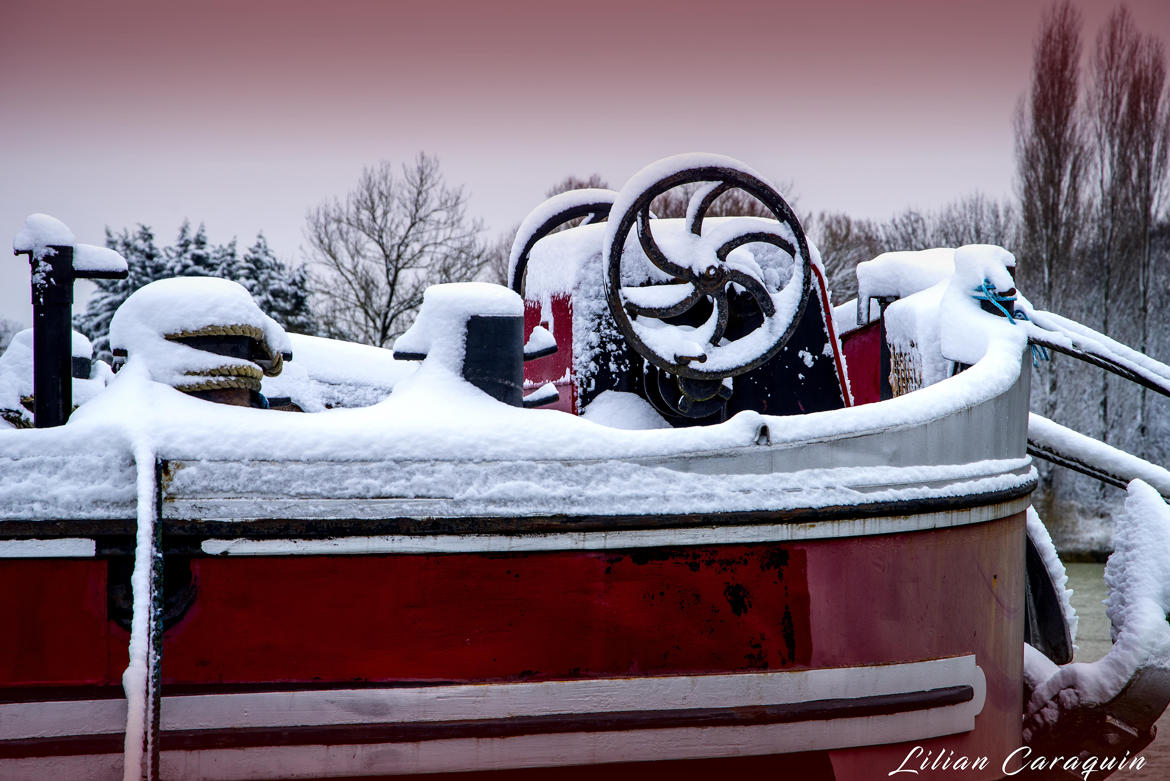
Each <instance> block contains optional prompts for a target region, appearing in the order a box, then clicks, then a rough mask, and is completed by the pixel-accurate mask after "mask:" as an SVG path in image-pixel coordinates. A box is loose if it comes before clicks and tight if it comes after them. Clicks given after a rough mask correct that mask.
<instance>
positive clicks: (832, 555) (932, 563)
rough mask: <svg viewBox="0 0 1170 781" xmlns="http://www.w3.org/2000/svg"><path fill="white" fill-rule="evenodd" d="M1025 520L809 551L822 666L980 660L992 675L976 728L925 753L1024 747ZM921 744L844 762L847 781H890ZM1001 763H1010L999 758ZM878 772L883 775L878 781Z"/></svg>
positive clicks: (971, 753) (995, 764)
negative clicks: (960, 658)
mask: <svg viewBox="0 0 1170 781" xmlns="http://www.w3.org/2000/svg"><path fill="white" fill-rule="evenodd" d="M1023 540H1024V514H1023V513H1019V514H1017V515H1014V516H1012V517H1010V518H1007V519H1004V520H1000V521H995V522H993V523H986V524H975V525H971V526H960V527H957V528H953V529H938V530H934V531H926V532H917V533H914V534H895V535H886V536H872V537H859V538H854V539H840V540H826V541H824V542H819V543H815V544H810V545H808V546H807V552H808V579H809V590H810V592H811V593H812V595H813V600H812V603H811V608H810V613H811V619H812V630H813V653H812V657H811V661H812V664H813V666H815V667H822V666H823V667H833V666H839V665H856V664H877V663H882V662H887V661H912V660H914V659H923V658H934V657H941V656H957V655H963V654H969V653H972V652H974V654H975V663H976V664H978V665H979V666H980V667H981V668H982V669H983V673H984V675H985V676H986V678H987V702H986V704H985V705H984V706H983V711H982V713H981V714H980V715H979V716H977V717H976V719H975V731H974V732H970V733H966V734H963V735H952V736H947V737H943V738H938V739H935V740H926V741H918V742H917V744H916V745H921V746H923V748H924V749H925V750H928V751H929V750H933V751H934V752H935V756H937V755H938V752H940V751H954V754H953V756H955V757H957V756H961V755H966V756H968V757H975V756H984V755H986V756H989V757H992V758H993V759H992V761H991V767H990V768H989V770H988V771H987V772H985V773H977V772H974V771H972V772H964V773H963V778H964V779H971V781H976V780H977V779H988V778H998V777H999V776H1000V775H1002V773H998V774H997V773H996V772H994V771H997V770H998V769H999V763H1000V762H1001V761H1002V759H1003V757H1005V756H1007V754H1008V753H1009V752H1011V751H1012V750H1013V749H1016V748H1018V747H1019V746H1020V745H1021V742H1020V740H1021V738H1020V713H1021V712H1022V708H1023V686H1022V683H1021V682H1022V679H1023V652H1022V649H1023V647H1024V645H1023V644H1024V543H1023ZM910 748H912V745H909V744H896V745H892V746H877V747H871V748H866V749H850V750H846V751H838V752H834V754H833V765H834V767H835V768H836V771H837V775H838V778H841V779H854V778H857V779H868V778H874V777H882V778H884V777H885V776H886V774H887V773H888V772H889V771H891V770H894V769H896V768H897V767H898V765H899V763H900V762H901V761H902V759H903V758H904V757H905V756H906V753H907V752H908V751H909V750H910ZM995 757H998V758H999V759H995ZM875 769H878V770H880V771H881V772H880V773H875V772H874V771H875Z"/></svg>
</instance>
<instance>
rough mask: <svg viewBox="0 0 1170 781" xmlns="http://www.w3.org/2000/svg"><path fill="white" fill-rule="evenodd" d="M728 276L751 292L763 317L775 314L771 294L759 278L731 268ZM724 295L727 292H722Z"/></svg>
mask: <svg viewBox="0 0 1170 781" xmlns="http://www.w3.org/2000/svg"><path fill="white" fill-rule="evenodd" d="M728 278H729V279H730V280H731V281H732V282H734V283H735V284H737V285H739V286H740V287H742V288H743V289H744V290H746V291H747V292H749V293H751V295H752V298H754V299H756V303H757V304H759V305H760V309H761V311H763V313H764V316H765V317H771V316H772V315H774V314H776V305H775V304H774V303H772V294H771V293H769V292H768V288H766V287H764V285H763V283H762V282H760V280H758V279H756V278H755V277H753V276H752V275H751V274H745V273H744V272H742V271H739V270H738V269H731V271H730V272H729V274H728ZM726 295H727V293H726V292H724V296H726Z"/></svg>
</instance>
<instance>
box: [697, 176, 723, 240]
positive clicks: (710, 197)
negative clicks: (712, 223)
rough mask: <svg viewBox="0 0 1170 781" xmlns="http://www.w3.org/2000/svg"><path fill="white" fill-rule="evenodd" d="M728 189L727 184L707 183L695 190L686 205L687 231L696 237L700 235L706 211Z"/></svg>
mask: <svg viewBox="0 0 1170 781" xmlns="http://www.w3.org/2000/svg"><path fill="white" fill-rule="evenodd" d="M730 189H731V185H730V184H728V183H727V182H708V183H707V184H706V185H704V186H703V187H700V188H699V189H698V190H695V193H694V195H692V196H691V200H690V202H689V203H688V204H687V230H689V231H690V232H691V233H693V234H695V235H696V236H698V235H700V234H702V232H703V220H704V218H706V216H707V210H708V209H710V208H711V204H712V203H714V202H715V199H716V198H718V197H719V196H720V195H723V193H725V192H727V191H728V190H730Z"/></svg>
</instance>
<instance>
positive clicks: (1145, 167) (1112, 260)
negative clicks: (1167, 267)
mask: <svg viewBox="0 0 1170 781" xmlns="http://www.w3.org/2000/svg"><path fill="white" fill-rule="evenodd" d="M1090 107H1091V114H1092V121H1093V131H1094V132H1093V139H1094V143H1095V148H1096V153H1097V175H1098V194H1099V198H1100V207H1099V208H1100V211H1099V218H1098V226H1099V228H1098V232H1099V250H1098V252H1099V254H1100V260H1101V267H1102V268H1103V270H1104V271H1105V282H1104V284H1103V285H1102V286H1101V295H1102V312H1103V317H1104V319H1105V331H1106V332H1110V331H1111V323H1110V315H1111V311H1112V309H1113V306H1112V301H1113V296H1114V293H1115V292H1116V293H1118V294H1121V295H1133V294H1135V293H1136V296H1137V297H1138V299H1139V301H1140V316H1139V318H1138V333H1137V334H1135V335H1134V336H1135V337H1136V340H1137V342H1138V344H1139V349H1141V350H1143V351H1144V350H1146V349H1147V348H1148V341H1149V308H1150V306H1149V305H1150V286H1151V281H1152V275H1153V269H1152V268H1151V253H1150V241H1151V233H1152V230H1153V227H1154V222H1155V219H1156V216H1157V212H1158V209H1159V205H1160V201H1161V198H1162V194H1163V188H1164V185H1165V181H1166V166H1167V145H1168V138H1170V92H1168V90H1167V86H1166V53H1165V47H1164V46H1163V44H1162V43H1161V42H1160V41H1158V40H1156V39H1155V38H1153V37H1152V36H1146V35H1142V34H1141V33H1139V32H1138V30H1137V27H1136V25H1135V24H1134V22H1133V18H1132V17H1131V16H1130V13H1129V10H1128V9H1127V8H1126V7H1125V6H1121V7H1119V8H1118V9H1117V10H1115V11H1114V12H1113V13H1112V14H1110V16H1109V18H1108V20H1107V21H1106V23H1105V27H1104V28H1102V30H1101V32H1100V33H1099V35H1098V37H1097V48H1096V52H1095V57H1094V59H1093V85H1092V91H1091V93H1090ZM1135 287H1136V290H1134V288H1135ZM1105 391H1106V392H1105V393H1104V394H1103V398H1102V410H1103V411H1102V416H1103V419H1104V421H1105V427H1106V430H1107V431H1108V430H1109V429H1110V418H1109V414H1110V410H1109V404H1110V400H1109V394H1108V386H1106V388H1105ZM1145 408H1146V392H1145V390H1144V389H1143V390H1142V391H1141V392H1140V397H1139V402H1138V409H1137V418H1138V421H1137V422H1138V426H1137V430H1138V432H1139V434H1140V435H1143V436H1144V434H1145V430H1146V415H1145Z"/></svg>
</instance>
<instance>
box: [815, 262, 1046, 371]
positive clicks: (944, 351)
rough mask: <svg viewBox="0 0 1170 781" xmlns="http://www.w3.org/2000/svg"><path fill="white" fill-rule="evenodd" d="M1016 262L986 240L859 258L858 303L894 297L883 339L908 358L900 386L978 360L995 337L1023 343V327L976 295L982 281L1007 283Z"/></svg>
mask: <svg viewBox="0 0 1170 781" xmlns="http://www.w3.org/2000/svg"><path fill="white" fill-rule="evenodd" d="M1014 266H1015V258H1014V257H1013V256H1012V254H1011V253H1010V252H1008V251H1007V250H1005V249H1003V248H1002V247H996V246H993V245H988V244H970V245H967V246H964V247H959V248H958V249H953V250H952V249H935V250H924V251H921V252H888V253H885V254H883V255H879V256H878V257H876V258H874V259H873V260H869V261H865V262H863V263H859V264H858V267H857V273H858V280H859V285H860V290H861V292H860V293H859V299H858V300H859V301H861V302H862V307H863V308H864V306H865V302H867V301H868V300H869V298H870V297H879V296H881V297H885V296H890V297H897V300H896V301H894V302H892V303H891V304H890V305H889V306H888V307H887V308H886V313H885V326H886V341H887V343H888V344H889V345H890V349H891V353H892V357H893V358H894V360H895V362H905V363H909V364H910V366H908V367H906V371H908V372H909V373H913V374H914V375H915V377H914V378H913V380H912V381H911V383H910V387H909V388H902V389H901V390H902V391H906V390H915V389H917V388H918V387H921V386H930V385H934V384H937V383H938V382H940V381H942V380H944V379H946V378H947V377H949V376H950V375H951V373H952V371H953V368H954V363H955V362H959V363H964V364H968V365H972V364H976V363H978V362H979V361H980V360H981V359H982V358H983V357H984V355H985V354H986V353H987V350H988V348H989V345H990V344H991V343H992V342H994V341H1000V342H1002V343H1004V344H1010V345H1016V346H1018V348H1019V349H1020V350H1021V351H1022V350H1023V348H1024V346H1025V344H1026V342H1027V329H1026V328H1025V327H1022V326H1021V325H1020V324H1019V323H1018V321H1015V320H1009V319H1008V318H1005V317H1002V316H1000V315H996V314H991V313H988V312H985V311H983V309H982V308H981V307H980V305H979V302H978V301H977V300H976V299H975V298H974V296H975V295H976V293H977V292H979V291H981V290H982V289H983V286H984V284H985V283H987V284H988V285H992V286H994V288H993V289H995V290H999V291H1007V290H1009V289H1012V287H1013V285H1014V282H1013V281H1012V276H1011V272H1010V271H1008V269H1009V268H1012V267H1014ZM862 314H864V312H863V313H862ZM834 315H835V316H837V313H836V312H835V313H834ZM897 368H899V367H897V366H896V367H895V369H897ZM901 379H902V380H903V381H904V380H905V378H904V377H902V378H901Z"/></svg>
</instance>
